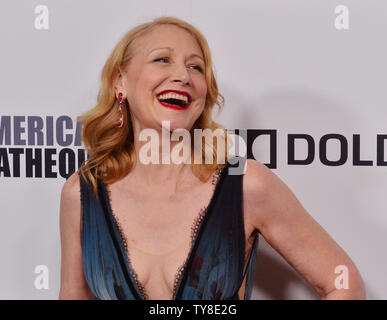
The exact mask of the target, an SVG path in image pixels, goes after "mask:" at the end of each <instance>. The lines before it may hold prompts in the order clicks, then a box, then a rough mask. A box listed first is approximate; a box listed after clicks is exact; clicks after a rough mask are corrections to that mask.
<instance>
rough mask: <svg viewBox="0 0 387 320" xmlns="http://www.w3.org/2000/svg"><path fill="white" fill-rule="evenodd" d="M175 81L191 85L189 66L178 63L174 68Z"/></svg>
mask: <svg viewBox="0 0 387 320" xmlns="http://www.w3.org/2000/svg"><path fill="white" fill-rule="evenodd" d="M172 81H173V82H181V83H182V84H183V85H190V84H191V78H190V75H189V73H188V70H187V67H186V66H185V65H180V64H179V65H177V66H176V67H175V68H174V73H173V76H172Z"/></svg>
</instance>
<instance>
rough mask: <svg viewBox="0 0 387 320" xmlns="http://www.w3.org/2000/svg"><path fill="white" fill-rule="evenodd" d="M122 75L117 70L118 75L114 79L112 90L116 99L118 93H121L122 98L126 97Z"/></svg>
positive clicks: (121, 72)
mask: <svg viewBox="0 0 387 320" xmlns="http://www.w3.org/2000/svg"><path fill="white" fill-rule="evenodd" d="M123 74H124V73H123V71H122V70H121V69H119V71H118V74H117V76H116V78H115V79H114V90H115V94H116V97H118V93H119V92H122V94H123V96H124V97H126V92H125V86H124V79H123Z"/></svg>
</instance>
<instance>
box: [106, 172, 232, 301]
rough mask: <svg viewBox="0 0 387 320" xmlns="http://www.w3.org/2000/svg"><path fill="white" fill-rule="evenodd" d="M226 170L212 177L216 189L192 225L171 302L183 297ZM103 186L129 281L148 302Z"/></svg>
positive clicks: (124, 236)
mask: <svg viewBox="0 0 387 320" xmlns="http://www.w3.org/2000/svg"><path fill="white" fill-rule="evenodd" d="M226 168H227V167H223V168H220V169H216V171H215V173H214V175H213V177H212V179H213V180H212V184H213V185H215V187H214V188H213V192H212V195H211V198H210V200H209V202H208V204H207V205H206V206H204V207H202V209H201V210H200V211H199V214H198V215H197V216H196V218H195V219H194V221H193V223H192V224H191V230H192V231H194V236H193V237H191V242H190V249H189V251H188V254H187V256H186V259H185V260H184V261H183V263H182V264H181V265H180V267H179V268H178V269H177V275H175V277H174V282H173V288H174V290H173V293H172V299H171V300H177V297H178V296H179V295H181V294H180V293H181V289H182V283H183V281H184V279H185V275H186V273H187V270H188V269H189V268H190V265H191V264H192V260H193V257H194V253H195V251H196V248H197V246H198V239H200V236H201V234H202V232H203V229H204V226H205V224H206V222H207V221H208V219H209V216H210V214H211V212H212V208H213V206H214V203H215V198H216V195H217V194H218V193H219V187H220V185H221V182H222V180H223V179H222V178H223V175H224V172H225V171H226ZM214 178H215V184H214ZM101 185H102V187H103V188H102V192H103V194H104V196H105V200H106V205H107V209H108V214H109V218H110V219H111V220H112V221H113V224H114V226H115V227H116V229H117V230H118V233H119V235H120V236H119V237H116V234H115V233H113V236H114V237H116V238H118V239H117V240H118V242H120V244H121V245H122V246H123V247H124V251H122V246H120V250H119V254H121V256H122V257H123V258H124V261H125V267H126V271H128V272H129V274H130V275H131V276H132V278H133V279H134V281H132V279H131V278H130V277H128V281H129V282H130V283H129V284H130V285H131V286H133V288H134V289H135V291H136V293H137V294H138V296H139V298H140V299H141V300H148V299H147V298H148V296H147V294H146V292H145V288H144V286H143V285H142V283H140V281H139V280H138V276H137V273H136V272H135V270H134V268H133V265H132V263H131V260H130V254H129V248H128V245H127V236H126V235H125V234H124V232H123V230H122V227H121V225H120V223H119V221H118V219H117V217H116V215H115V214H114V212H113V209H112V201H111V191H110V189H109V187H108V185H106V184H105V183H104V182H103V181H102V180H101Z"/></svg>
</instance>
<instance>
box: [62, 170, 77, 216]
mask: <svg viewBox="0 0 387 320" xmlns="http://www.w3.org/2000/svg"><path fill="white" fill-rule="evenodd" d="M80 207H81V198H80V181H79V175H78V173H77V172H74V173H73V174H72V175H71V176H70V177H69V178H68V179H67V180H66V182H65V183H64V185H63V187H62V192H61V200H60V214H61V219H66V220H67V219H76V221H79V213H80Z"/></svg>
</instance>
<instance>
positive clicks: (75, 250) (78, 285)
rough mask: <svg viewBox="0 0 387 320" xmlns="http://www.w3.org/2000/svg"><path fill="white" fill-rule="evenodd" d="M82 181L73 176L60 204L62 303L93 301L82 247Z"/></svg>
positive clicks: (63, 192)
mask: <svg viewBox="0 0 387 320" xmlns="http://www.w3.org/2000/svg"><path fill="white" fill-rule="evenodd" d="M81 210H82V209H81V195H80V178H79V175H78V173H77V172H75V173H73V174H72V175H71V176H70V177H69V178H68V179H67V181H66V182H65V183H64V185H63V187H62V193H61V200H60V234H61V288H60V292H59V299H94V298H95V297H94V295H93V293H92V292H91V290H90V288H89V287H88V284H87V282H86V280H85V277H84V272H83V266H82V247H81V215H82V213H81Z"/></svg>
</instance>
